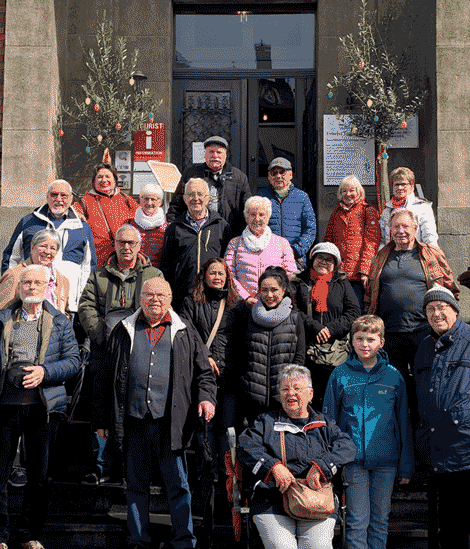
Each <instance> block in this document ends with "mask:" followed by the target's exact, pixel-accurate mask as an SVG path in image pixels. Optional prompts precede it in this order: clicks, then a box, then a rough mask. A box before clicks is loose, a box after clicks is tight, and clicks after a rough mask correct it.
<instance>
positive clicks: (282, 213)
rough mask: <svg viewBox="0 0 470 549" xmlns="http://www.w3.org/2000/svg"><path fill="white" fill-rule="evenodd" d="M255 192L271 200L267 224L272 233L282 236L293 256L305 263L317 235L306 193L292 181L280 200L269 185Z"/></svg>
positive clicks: (313, 216) (314, 219)
mask: <svg viewBox="0 0 470 549" xmlns="http://www.w3.org/2000/svg"><path fill="white" fill-rule="evenodd" d="M256 194H257V195H259V196H264V197H266V198H269V200H270V201H271V205H272V210H273V211H272V215H271V218H270V219H269V226H270V227H271V230H272V231H273V233H274V234H277V235H279V236H282V237H284V238H285V239H286V240H287V241H288V242H289V244H290V245H291V247H292V250H293V251H294V257H295V258H296V259H299V258H301V259H303V260H304V263H305V262H306V260H307V257H306V256H307V253H308V251H309V249H310V247H311V246H312V244H313V241H314V240H315V237H316V235H317V221H316V218H315V213H314V211H313V208H312V203H311V202H310V198H309V196H308V194H307V193H306V192H304V191H301V190H300V189H298V188H297V187H295V186H294V184H293V183H291V185H290V187H289V193H288V195H287V196H286V197H285V198H284V199H283V200H282V202H281V201H280V200H279V197H278V195H277V194H276V193H275V192H274V190H273V188H272V187H271V186H269V187H263V188H261V189H258V190H257V192H256Z"/></svg>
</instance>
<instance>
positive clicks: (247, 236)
mask: <svg viewBox="0 0 470 549" xmlns="http://www.w3.org/2000/svg"><path fill="white" fill-rule="evenodd" d="M272 234H273V233H272V231H271V229H270V228H269V227H266V229H264V233H263V234H262V235H261V236H260V237H258V236H255V235H254V234H253V233H252V232H251V231H250V227H248V226H246V227H245V229H244V230H243V232H242V237H243V240H244V241H245V246H246V247H247V248H248V249H249V250H250V252H261V251H263V250H264V249H265V248H266V246H267V245H268V244H269V241H270V240H271V236H272Z"/></svg>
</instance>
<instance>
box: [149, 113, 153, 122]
mask: <svg viewBox="0 0 470 549" xmlns="http://www.w3.org/2000/svg"><path fill="white" fill-rule="evenodd" d="M149 118H150V120H153V113H151V112H150V113H149Z"/></svg>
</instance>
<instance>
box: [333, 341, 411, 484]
mask: <svg viewBox="0 0 470 549" xmlns="http://www.w3.org/2000/svg"><path fill="white" fill-rule="evenodd" d="M323 413H324V414H325V415H326V416H327V417H329V418H331V419H333V420H334V421H336V423H337V424H338V427H339V428H340V429H341V430H342V431H345V432H346V433H348V435H349V436H350V437H351V438H352V439H353V441H354V443H355V445H356V448H357V454H356V462H357V463H358V464H360V465H361V466H363V467H365V468H366V469H373V468H375V467H395V466H396V467H398V476H400V477H403V478H408V479H409V478H411V474H412V472H413V437H412V432H411V423H410V418H409V414H408V404H407V395H406V386H405V380H404V379H403V377H402V375H401V374H400V372H399V371H398V370H397V369H396V368H394V367H393V366H391V365H390V364H389V363H388V356H387V353H386V352H385V351H383V350H381V351H379V354H378V355H377V364H376V365H375V366H374V367H373V368H372V369H371V370H369V371H368V370H366V369H365V368H364V366H363V365H362V363H361V361H360V360H359V359H358V357H357V355H356V353H354V352H353V353H352V354H351V355H350V356H349V358H348V359H347V360H346V362H344V363H343V364H341V365H340V366H337V367H336V368H335V369H334V370H333V372H332V374H331V376H330V379H329V381H328V385H327V387H326V392H325V397H324V400H323Z"/></svg>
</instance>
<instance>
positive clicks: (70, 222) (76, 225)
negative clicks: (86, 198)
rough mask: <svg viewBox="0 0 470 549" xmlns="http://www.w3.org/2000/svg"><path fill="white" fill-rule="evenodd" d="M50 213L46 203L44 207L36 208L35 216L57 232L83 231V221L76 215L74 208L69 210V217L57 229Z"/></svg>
mask: <svg viewBox="0 0 470 549" xmlns="http://www.w3.org/2000/svg"><path fill="white" fill-rule="evenodd" d="M48 211H49V204H47V202H46V203H45V204H43V205H42V206H39V208H36V209H35V210H34V211H33V215H34V216H35V217H37V218H38V219H41V220H42V221H45V222H46V223H47V224H48V225H50V226H51V227H52V228H53V229H54V230H55V231H59V232H60V231H61V230H63V229H81V228H82V227H83V223H82V220H81V219H80V218H79V217H78V215H77V214H76V213H75V210H74V209H73V208H72V207H70V208H69V209H68V210H67V217H66V218H65V219H64V220H63V221H62V223H61V224H60V226H59V227H58V228H57V229H56V228H55V227H54V224H53V223H52V220H51V219H49V216H48V215H47V213H48Z"/></svg>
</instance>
